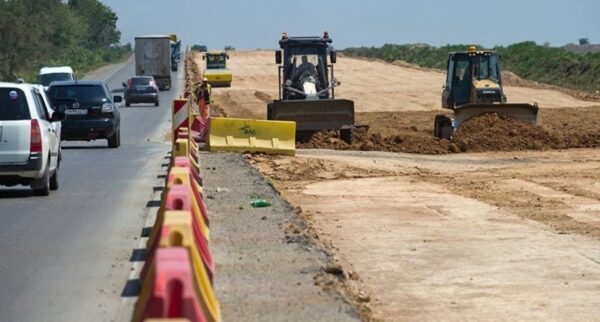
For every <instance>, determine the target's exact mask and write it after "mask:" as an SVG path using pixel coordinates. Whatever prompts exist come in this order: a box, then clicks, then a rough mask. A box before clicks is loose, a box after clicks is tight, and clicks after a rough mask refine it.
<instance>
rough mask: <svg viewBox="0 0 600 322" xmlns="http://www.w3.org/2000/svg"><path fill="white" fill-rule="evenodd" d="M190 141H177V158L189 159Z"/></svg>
mask: <svg viewBox="0 0 600 322" xmlns="http://www.w3.org/2000/svg"><path fill="white" fill-rule="evenodd" d="M188 144H189V142H188V140H187V139H177V141H175V151H174V152H175V153H173V154H174V156H176V157H187V156H188Z"/></svg>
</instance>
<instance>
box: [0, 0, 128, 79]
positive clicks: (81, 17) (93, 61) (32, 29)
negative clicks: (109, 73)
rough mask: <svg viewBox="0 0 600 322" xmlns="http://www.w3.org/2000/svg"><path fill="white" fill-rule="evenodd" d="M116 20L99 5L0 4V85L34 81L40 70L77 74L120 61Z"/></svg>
mask: <svg viewBox="0 0 600 322" xmlns="http://www.w3.org/2000/svg"><path fill="white" fill-rule="evenodd" d="M117 19H118V18H117V15H116V14H115V13H114V12H113V11H112V10H111V9H110V8H109V7H108V6H106V5H104V4H102V3H101V2H100V1H98V0H69V1H62V0H0V81H15V80H16V79H17V78H24V79H26V80H28V81H35V79H36V75H37V72H38V70H39V68H41V67H44V66H60V65H68V66H71V67H73V68H74V69H75V71H76V73H77V74H78V75H82V74H83V73H85V72H87V71H89V70H90V69H93V68H95V67H98V66H100V65H102V64H105V63H107V62H111V61H114V60H117V59H120V58H122V57H123V56H124V55H126V54H127V53H129V52H130V51H131V45H129V44H128V45H126V46H120V45H119V41H120V38H121V33H120V31H119V30H118V29H117V26H116V24H117Z"/></svg>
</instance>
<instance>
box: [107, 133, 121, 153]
mask: <svg viewBox="0 0 600 322" xmlns="http://www.w3.org/2000/svg"><path fill="white" fill-rule="evenodd" d="M120 145H121V130H116V131H115V134H113V135H112V136H111V137H109V138H108V147H109V148H111V149H115V148H118V147H119V146H120Z"/></svg>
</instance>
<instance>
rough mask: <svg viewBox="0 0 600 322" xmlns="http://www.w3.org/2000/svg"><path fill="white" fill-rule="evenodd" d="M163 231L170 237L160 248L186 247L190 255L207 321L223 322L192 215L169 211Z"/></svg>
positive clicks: (166, 214) (163, 239)
mask: <svg viewBox="0 0 600 322" xmlns="http://www.w3.org/2000/svg"><path fill="white" fill-rule="evenodd" d="M163 229H168V236H164V235H163V236H162V238H161V239H160V247H185V248H187V249H188V251H189V253H190V259H191V261H192V270H193V272H194V276H195V277H196V278H195V281H196V283H195V284H196V289H197V293H198V295H199V297H200V299H201V301H200V302H201V304H202V308H203V309H204V313H205V315H206V319H207V321H213V322H219V321H221V309H220V307H219V303H218V302H217V299H216V297H215V294H214V291H213V287H212V284H211V282H210V279H209V277H208V274H207V273H206V269H205V268H204V263H203V262H202V257H201V255H200V251H199V250H198V248H197V247H196V243H195V241H194V233H193V232H192V215H191V214H190V213H189V212H187V211H167V212H166V213H165V222H164V223H163Z"/></svg>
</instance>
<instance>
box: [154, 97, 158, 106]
mask: <svg viewBox="0 0 600 322" xmlns="http://www.w3.org/2000/svg"><path fill="white" fill-rule="evenodd" d="M158 104H159V102H158V98H157V99H156V101H154V106H158Z"/></svg>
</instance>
